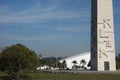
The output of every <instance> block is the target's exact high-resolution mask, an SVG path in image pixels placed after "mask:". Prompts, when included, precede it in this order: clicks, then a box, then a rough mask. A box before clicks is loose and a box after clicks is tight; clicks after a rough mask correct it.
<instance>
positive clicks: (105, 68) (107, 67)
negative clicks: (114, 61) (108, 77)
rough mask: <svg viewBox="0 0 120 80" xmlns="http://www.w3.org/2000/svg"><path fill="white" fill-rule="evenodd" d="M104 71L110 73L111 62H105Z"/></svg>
mask: <svg viewBox="0 0 120 80" xmlns="http://www.w3.org/2000/svg"><path fill="white" fill-rule="evenodd" d="M104 70H105V71H109V61H105V62H104Z"/></svg>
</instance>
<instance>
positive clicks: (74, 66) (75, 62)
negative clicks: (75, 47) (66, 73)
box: [72, 60, 77, 69]
mask: <svg viewBox="0 0 120 80" xmlns="http://www.w3.org/2000/svg"><path fill="white" fill-rule="evenodd" d="M72 63H73V64H74V65H73V68H74V69H76V64H77V61H76V60H73V61H72Z"/></svg>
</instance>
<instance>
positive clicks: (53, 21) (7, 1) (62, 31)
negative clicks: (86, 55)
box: [0, 0, 120, 56]
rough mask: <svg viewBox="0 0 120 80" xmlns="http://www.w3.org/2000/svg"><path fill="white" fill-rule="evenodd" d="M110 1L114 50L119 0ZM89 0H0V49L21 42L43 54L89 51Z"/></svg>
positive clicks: (118, 31)
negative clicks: (112, 4)
mask: <svg viewBox="0 0 120 80" xmlns="http://www.w3.org/2000/svg"><path fill="white" fill-rule="evenodd" d="M113 1H114V20H115V39H116V53H118V52H120V49H119V48H120V42H119V40H120V28H119V26H120V22H119V21H120V10H119V8H120V0H113ZM90 2H91V0H0V48H4V47H6V46H10V45H12V44H16V43H21V44H23V45H25V46H27V47H28V48H30V49H32V50H34V51H35V52H36V53H37V54H43V56H70V55H75V54H79V53H80V52H85V51H90V18H91V16H90V15H91V11H90V10H91V7H90V6H91V5H90Z"/></svg>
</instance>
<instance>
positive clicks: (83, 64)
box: [80, 59, 87, 68]
mask: <svg viewBox="0 0 120 80" xmlns="http://www.w3.org/2000/svg"><path fill="white" fill-rule="evenodd" d="M86 63H87V62H86V61H85V59H82V60H81V61H80V64H82V67H83V68H84V67H85V64H86Z"/></svg>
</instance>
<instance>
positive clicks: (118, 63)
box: [116, 61, 120, 70]
mask: <svg viewBox="0 0 120 80" xmlns="http://www.w3.org/2000/svg"><path fill="white" fill-rule="evenodd" d="M116 68H117V70H120V62H118V61H116Z"/></svg>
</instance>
